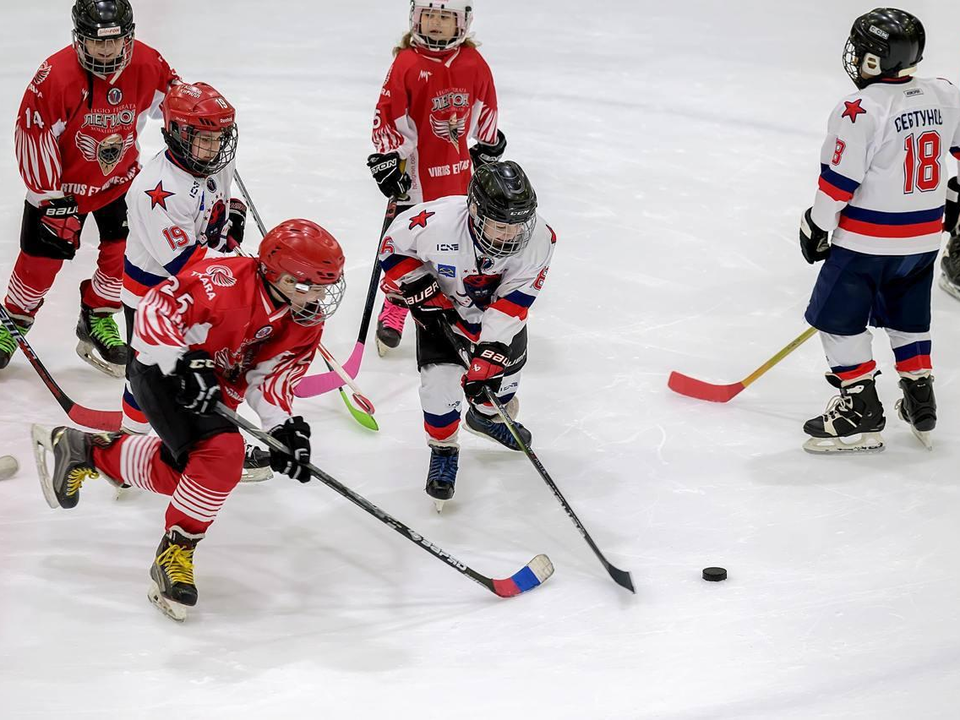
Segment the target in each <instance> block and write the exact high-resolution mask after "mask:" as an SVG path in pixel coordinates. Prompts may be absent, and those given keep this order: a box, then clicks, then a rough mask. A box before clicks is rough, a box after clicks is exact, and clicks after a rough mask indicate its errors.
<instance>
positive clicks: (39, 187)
mask: <svg viewBox="0 0 960 720" xmlns="http://www.w3.org/2000/svg"><path fill="white" fill-rule="evenodd" d="M177 79H178V78H177V74H176V72H174V71H173V70H172V69H171V68H170V66H169V65H167V61H166V60H164V59H163V57H161V56H160V54H159V53H158V52H157V51H156V50H154V49H153V48H151V47H150V46H149V45H145V44H144V43H142V42H140V41H139V40H135V41H134V45H133V57H132V58H131V60H130V64H129V65H128V66H127V67H126V68H125V69H124V70H123V72H121V73H120V77H118V78H116V79H115V82H113V83H111V82H109V81H108V80H105V79H103V78H101V77H97V76H96V75H93V74H91V73H88V72H87V71H86V70H84V69H83V68H82V67H80V63H79V62H78V61H77V53H76V51H75V50H74V48H73V46H72V45H70V46H67V47H65V48H64V49H63V50H61V51H60V52H58V53H56V54H55V55H53V56H51V57H49V58H47V59H46V60H44V61H43V64H41V65H40V69H39V70H37V73H36V75H34V76H33V80H32V81H31V82H30V84H29V85H28V86H27V90H26V92H25V93H24V95H23V102H21V104H20V114H19V115H17V123H16V132H15V142H16V150H17V162H18V163H19V165H20V175H21V176H22V177H23V181H24V183H25V184H26V186H27V191H28V192H27V199H28V200H30V201H31V202H32V203H33V204H39V202H40V200H42V199H44V198H49V197H59V196H60V195H61V194H64V195H73V196H74V197H75V198H76V200H77V204H78V206H79V208H80V212H82V213H88V212H92V211H93V210H98V209H100V208H102V207H103V206H105V205H107V204H109V203H111V202H112V201H114V200H116V199H117V198H118V197H120V196H121V195H122V194H123V193H124V192H126V189H127V184H128V183H129V182H130V181H131V180H132V179H133V178H134V176H135V175H136V174H137V171H138V170H139V167H140V166H139V162H138V151H137V135H138V133H139V132H140V130H141V129H142V127H143V124H144V122H145V121H146V114H147V113H149V112H151V111H153V112H154V113H155V112H156V111H157V108H158V107H159V105H160V101H161V100H162V99H163V96H164V95H165V94H166V91H167V88H168V87H170V84H171V83H172V82H174V81H175V80H177Z"/></svg>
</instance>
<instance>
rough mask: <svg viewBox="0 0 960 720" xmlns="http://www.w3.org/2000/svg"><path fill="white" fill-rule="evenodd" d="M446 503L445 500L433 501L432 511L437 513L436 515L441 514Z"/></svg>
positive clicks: (435, 499)
mask: <svg viewBox="0 0 960 720" xmlns="http://www.w3.org/2000/svg"><path fill="white" fill-rule="evenodd" d="M446 502H447V501H446V500H439V499H437V498H434V499H433V509H434V510H436V511H437V515H439V514H440V513H442V512H443V505H444V503H446Z"/></svg>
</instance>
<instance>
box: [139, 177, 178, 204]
mask: <svg viewBox="0 0 960 720" xmlns="http://www.w3.org/2000/svg"><path fill="white" fill-rule="evenodd" d="M143 194H144V195H146V196H147V197H149V198H150V209H151V210H153V209H154V208H155V207H156V206H157V205H159V206H160V207H161V208H163V209H164V210H166V209H167V198H168V197H170V196H171V195H176V193H172V192H167V191H166V190H164V189H163V181H162V180H161V181H160V182H158V183H157V186H156V187H155V188H154V189H153V190H144V191H143Z"/></svg>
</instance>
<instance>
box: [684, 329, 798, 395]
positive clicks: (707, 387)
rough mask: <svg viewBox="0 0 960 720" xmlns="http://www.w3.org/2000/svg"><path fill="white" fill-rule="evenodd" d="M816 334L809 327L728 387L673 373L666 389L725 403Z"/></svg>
mask: <svg viewBox="0 0 960 720" xmlns="http://www.w3.org/2000/svg"><path fill="white" fill-rule="evenodd" d="M816 332H817V329H816V328H813V327H810V328H807V329H806V330H804V331H803V332H802V333H800V334H799V335H798V336H797V337H795V338H794V339H793V340H791V341H790V342H789V343H788V344H787V346H786V347H784V348H783V349H782V350H780V352H778V353H777V354H776V355H774V356H773V357H772V358H770V359H769V360H767V361H766V362H765V363H764V364H763V365H761V366H760V367H758V368H757V369H756V370H754V371H753V372H752V373H750V374H749V375H747V377H745V378H744V379H743V380H741V381H740V382H737V383H731V384H730V385H714V384H713V383H708V382H704V381H703V380H697V379H696V378H692V377H689V376H688V375H684V374H683V373H678V372H676V371H673V372H671V373H670V378H669V379H668V380H667V387H669V388H670V389H671V390H673V391H674V392H675V393H680V394H681V395H686V396H688V397H692V398H697V400H709V401H710V402H727V401H728V400H730V399H731V398H734V397H736V396H737V395H739V394H740V393H741V392H742V391H743V389H744V388H746V387H747V385H750V384H751V383H752V382H754V381H755V380H756V379H757V378H759V377H760V376H761V375H763V374H764V373H765V372H767V370H769V369H770V368H772V367H773V366H774V365H776V364H777V363H778V362H780V361H781V360H783V359H784V358H785V357H786V356H787V355H789V354H790V353H792V352H793V351H794V350H796V349H797V348H798V347H800V346H801V345H803V344H804V343H805V342H806V341H807V340H809V339H810V338H811V337H813V335H814V334H815V333H816Z"/></svg>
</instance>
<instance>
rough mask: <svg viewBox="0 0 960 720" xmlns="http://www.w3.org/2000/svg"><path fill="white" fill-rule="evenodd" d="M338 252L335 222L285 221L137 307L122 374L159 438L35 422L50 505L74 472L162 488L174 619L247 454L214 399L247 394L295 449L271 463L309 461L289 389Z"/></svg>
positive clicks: (314, 339)
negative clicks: (200, 546)
mask: <svg viewBox="0 0 960 720" xmlns="http://www.w3.org/2000/svg"><path fill="white" fill-rule="evenodd" d="M343 264H344V259H343V252H342V251H341V249H340V245H339V244H338V243H337V241H336V239H334V237H333V236H332V235H330V233H328V232H327V231H326V230H324V229H323V228H322V227H320V226H319V225H317V224H316V223H313V222H311V221H309V220H287V221H286V222H284V223H281V224H280V225H278V226H277V227H275V228H274V229H273V230H271V231H270V232H269V233H267V235H266V236H265V237H264V239H263V242H262V243H261V245H260V251H259V257H255V258H252V257H227V258H217V259H212V260H204V261H201V262H199V263H197V264H195V265H191V266H190V267H189V268H188V269H187V270H185V271H184V273H183V274H182V275H179V276H174V277H172V278H170V279H169V280H166V281H164V282H163V283H161V284H160V285H157V286H156V287H155V288H153V289H152V290H151V291H150V292H148V293H147V295H146V296H145V297H144V298H143V300H142V301H141V303H140V306H139V307H138V309H137V315H136V323H135V327H134V337H133V343H132V347H133V349H134V350H135V352H136V357H135V358H134V359H133V360H132V361H131V364H130V366H129V368H128V377H129V379H130V384H131V389H132V391H133V394H134V396H135V398H136V400H137V402H138V403H139V405H140V407H141V409H142V410H143V411H144V413H145V414H146V416H147V419H148V420H149V422H150V425H151V426H152V427H153V429H154V430H155V431H156V433H157V434H158V435H159V438H157V437H152V436H141V435H123V434H120V433H97V434H94V433H85V432H81V431H79V430H74V429H73V428H67V427H58V428H56V429H54V430H53V431H49V430H45V429H43V428H39V427H38V426H34V441H35V443H37V444H38V445H40V446H42V448H45V449H46V450H50V451H52V452H53V456H54V468H53V472H52V473H50V472H48V471H47V467H46V457H45V452H43V451H42V450H41V449H40V448H38V470H39V472H40V480H41V484H42V487H43V493H44V496H45V497H46V500H47V503H48V504H49V505H50V507H53V508H57V507H62V508H72V507H75V506H76V505H77V503H78V501H79V499H80V487H81V485H82V484H83V482H84V481H85V480H87V479H88V478H91V477H96V476H97V475H103V476H105V477H106V478H107V479H108V480H110V481H111V482H113V483H114V484H117V485H119V484H122V483H125V484H128V485H134V486H136V487H139V488H142V489H144V490H151V491H153V492H157V493H161V494H164V495H170V496H171V499H170V504H169V505H168V506H167V511H166V526H165V527H166V531H165V534H164V536H163V539H162V540H161V542H160V547H159V548H158V549H157V554H156V558H155V560H154V563H153V565H152V566H151V568H150V578H151V580H152V583H151V587H150V591H149V593H148V597H149V598H150V600H151V602H153V603H154V604H155V605H156V606H157V607H158V608H160V610H162V611H163V612H164V613H165V614H166V615H168V616H169V617H171V618H173V619H175V620H183V619H184V618H185V617H186V608H187V607H190V606H193V605H196V603H197V588H196V585H195V584H194V579H193V553H194V550H195V548H196V546H197V543H198V542H199V541H200V540H201V539H202V538H203V537H204V534H205V533H206V531H207V528H209V527H210V525H211V524H212V523H213V521H214V520H215V519H216V517H217V513H218V512H219V510H220V508H221V506H222V505H223V503H224V502H225V501H226V499H227V496H228V495H229V494H230V492H231V491H232V490H233V488H234V487H235V486H236V484H237V483H238V482H239V480H240V474H241V469H242V466H243V460H244V443H243V440H242V438H241V437H240V434H239V432H238V429H237V427H236V425H234V424H233V423H231V422H229V421H228V420H226V419H224V418H223V417H221V416H219V415H217V414H215V412H214V408H215V407H216V404H217V403H218V402H223V403H224V404H225V405H227V406H228V407H230V408H231V409H236V408H237V406H238V405H239V404H240V403H241V402H242V401H243V399H244V398H246V399H247V402H249V403H250V405H251V407H253V409H254V410H255V411H256V412H257V414H258V415H259V416H260V420H261V423H262V426H263V427H264V428H265V429H270V430H269V432H270V434H271V435H272V436H273V437H274V438H276V439H277V440H279V441H280V442H281V443H283V445H285V446H286V447H287V448H289V449H291V450H292V451H293V454H294V456H295V457H291V456H289V455H286V454H282V453H278V452H274V453H273V454H272V457H271V466H272V467H273V469H274V470H276V471H277V472H280V473H283V474H286V475H288V476H289V477H291V478H294V479H296V480H299V481H301V482H307V481H308V480H309V477H310V476H309V474H308V473H307V472H306V469H305V468H304V467H303V465H302V464H301V463H306V462H309V460H310V426H309V425H308V424H307V423H306V422H305V421H304V419H303V418H302V417H300V416H293V413H292V407H291V406H292V402H293V388H294V387H295V386H296V384H297V382H298V381H299V379H300V378H301V377H302V376H303V374H304V373H305V372H306V370H307V368H308V367H309V365H310V363H311V361H312V360H313V356H314V353H315V352H316V349H317V345H318V344H319V342H320V337H321V334H322V333H323V323H324V321H325V320H327V319H328V318H329V317H330V316H331V315H333V313H334V312H335V311H336V309H337V307H338V305H339V304H340V300H341V299H342V297H343V292H344V280H343Z"/></svg>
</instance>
